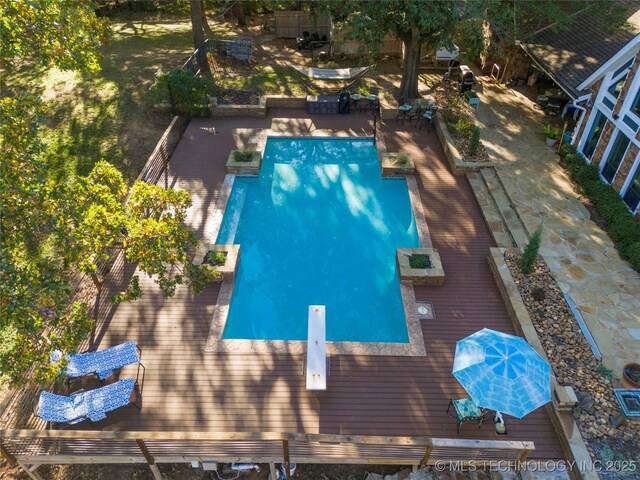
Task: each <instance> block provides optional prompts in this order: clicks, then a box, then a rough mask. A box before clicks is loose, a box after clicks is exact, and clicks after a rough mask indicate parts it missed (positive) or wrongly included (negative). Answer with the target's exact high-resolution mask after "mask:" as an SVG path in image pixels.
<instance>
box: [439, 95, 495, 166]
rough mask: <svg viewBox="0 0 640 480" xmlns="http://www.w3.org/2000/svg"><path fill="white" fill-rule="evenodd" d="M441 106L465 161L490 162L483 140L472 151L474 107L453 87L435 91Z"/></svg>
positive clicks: (441, 110)
mask: <svg viewBox="0 0 640 480" xmlns="http://www.w3.org/2000/svg"><path fill="white" fill-rule="evenodd" d="M433 96H434V98H435V99H436V103H437V104H438V107H439V113H440V114H441V115H442V118H444V120H445V123H446V125H447V129H448V130H449V133H450V134H451V138H452V139H453V142H454V145H455V147H456V148H457V149H458V152H459V153H460V156H461V157H462V161H463V162H478V163H480V162H490V161H491V159H490V158H489V154H488V153H487V151H486V150H485V148H484V145H482V140H480V143H479V145H478V147H477V150H476V152H475V154H472V153H471V152H470V149H471V143H472V141H471V139H472V135H473V130H474V128H475V120H474V115H473V113H472V112H473V107H470V106H469V104H468V103H467V102H465V100H464V98H463V97H461V96H460V95H459V94H458V91H457V90H456V89H455V88H453V87H439V88H437V89H436V90H435V91H434V93H433Z"/></svg>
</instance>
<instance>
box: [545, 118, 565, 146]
mask: <svg viewBox="0 0 640 480" xmlns="http://www.w3.org/2000/svg"><path fill="white" fill-rule="evenodd" d="M543 132H544V136H545V137H547V146H548V147H553V146H554V145H555V144H556V142H557V141H558V140H559V139H560V135H562V131H561V130H560V129H559V128H555V127H552V126H551V124H548V125H547V126H546V127H544V130H543Z"/></svg>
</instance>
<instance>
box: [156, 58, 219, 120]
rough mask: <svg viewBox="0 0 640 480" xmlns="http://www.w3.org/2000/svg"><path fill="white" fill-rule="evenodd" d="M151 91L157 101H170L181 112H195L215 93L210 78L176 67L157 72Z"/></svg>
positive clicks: (204, 105)
mask: <svg viewBox="0 0 640 480" xmlns="http://www.w3.org/2000/svg"><path fill="white" fill-rule="evenodd" d="M149 92H150V93H151V96H152V97H153V99H154V101H155V102H157V103H161V102H169V103H171V104H172V107H174V108H176V109H178V110H179V111H181V112H184V113H190V114H195V113H197V112H198V111H199V110H201V109H202V108H204V107H206V105H207V104H208V103H209V101H208V98H207V97H208V95H213V94H214V88H213V84H212V82H211V81H210V80H209V79H208V78H205V77H196V76H195V75H194V74H193V73H192V72H190V71H186V70H182V69H181V68H175V69H173V70H170V71H169V72H159V73H157V74H156V81H155V83H154V84H153V85H151V88H150V89H149Z"/></svg>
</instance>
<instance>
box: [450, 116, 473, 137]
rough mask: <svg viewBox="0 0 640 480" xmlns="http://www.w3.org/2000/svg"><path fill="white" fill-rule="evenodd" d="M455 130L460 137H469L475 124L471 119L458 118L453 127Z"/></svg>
mask: <svg viewBox="0 0 640 480" xmlns="http://www.w3.org/2000/svg"><path fill="white" fill-rule="evenodd" d="M453 128H454V129H455V130H456V132H458V133H459V134H460V135H465V136H468V135H470V134H471V132H472V131H473V129H474V125H473V122H472V121H471V119H470V118H469V117H465V116H459V117H458V121H457V122H456V124H455V125H454V126H453Z"/></svg>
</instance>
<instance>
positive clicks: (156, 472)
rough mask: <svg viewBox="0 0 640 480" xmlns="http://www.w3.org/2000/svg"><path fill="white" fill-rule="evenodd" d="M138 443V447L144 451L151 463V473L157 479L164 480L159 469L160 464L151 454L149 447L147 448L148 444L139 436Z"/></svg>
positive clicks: (146, 458) (145, 456)
mask: <svg viewBox="0 0 640 480" xmlns="http://www.w3.org/2000/svg"><path fill="white" fill-rule="evenodd" d="M136 443H137V444H138V448H139V449H140V451H141V452H142V455H144V458H145V460H146V461H147V463H148V464H149V468H150V469H151V473H153V478H155V480H163V478H162V474H161V473H160V469H158V466H157V465H156V460H155V459H154V458H153V456H152V455H151V452H149V449H148V448H147V445H146V444H145V443H144V440H143V439H141V438H137V439H136Z"/></svg>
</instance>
